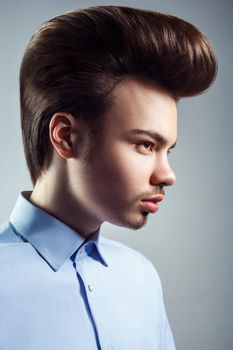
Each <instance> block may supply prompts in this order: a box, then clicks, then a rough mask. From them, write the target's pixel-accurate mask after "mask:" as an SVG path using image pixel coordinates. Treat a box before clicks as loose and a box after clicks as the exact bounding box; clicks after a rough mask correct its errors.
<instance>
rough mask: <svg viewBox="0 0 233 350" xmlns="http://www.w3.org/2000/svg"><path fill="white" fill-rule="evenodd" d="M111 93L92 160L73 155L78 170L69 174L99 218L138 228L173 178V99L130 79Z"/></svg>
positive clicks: (174, 123)
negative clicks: (170, 154) (171, 162)
mask: <svg viewBox="0 0 233 350" xmlns="http://www.w3.org/2000/svg"><path fill="white" fill-rule="evenodd" d="M114 96H115V98H114V101H113V104H112V106H111V107H110V109H109V110H108V112H107V114H106V117H105V119H104V122H103V127H102V129H101V134H100V142H99V143H97V144H95V149H94V156H93V157H92V160H91V161H90V160H89V161H88V160H84V159H81V160H80V159H76V160H75V162H78V164H79V165H78V173H77V175H75V174H74V175H75V177H74V176H72V178H73V179H75V178H76V181H77V191H78V193H79V195H80V190H81V197H82V203H83V204H84V205H86V208H87V209H88V210H89V211H90V213H91V214H93V216H95V219H98V220H99V221H100V223H102V222H104V221H108V222H110V223H112V224H116V225H120V226H125V227H130V228H133V229H137V228H140V227H142V226H143V225H144V224H145V223H146V219H147V215H148V214H149V213H154V212H156V211H157V209H158V204H156V203H157V202H158V201H159V200H161V199H162V198H163V193H164V192H163V191H164V186H168V185H172V184H173V183H174V181H175V174H174V173H173V171H172V170H171V168H170V166H169V163H168V152H169V149H170V148H172V146H174V144H175V142H176V137H177V109H176V102H175V100H174V99H173V98H172V97H171V96H170V95H168V94H167V93H165V92H163V91H162V90H159V89H158V88H156V87H155V86H152V85H149V84H148V83H145V82H140V81H136V80H132V79H131V80H125V81H124V82H122V83H120V84H119V85H118V86H117V87H116V88H115V91H114ZM86 142H90V140H86ZM73 170H74V169H73ZM76 170H77V169H76ZM76 170H74V171H73V172H76ZM77 195H78V194H77Z"/></svg>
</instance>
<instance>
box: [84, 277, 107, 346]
mask: <svg viewBox="0 0 233 350" xmlns="http://www.w3.org/2000/svg"><path fill="white" fill-rule="evenodd" d="M88 289H89V291H90V292H93V291H94V288H93V287H92V286H91V285H90V284H88ZM110 350H111V349H110Z"/></svg>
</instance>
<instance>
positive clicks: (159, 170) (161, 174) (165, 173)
mask: <svg viewBox="0 0 233 350" xmlns="http://www.w3.org/2000/svg"><path fill="white" fill-rule="evenodd" d="M175 182H176V175H175V173H174V171H173V170H172V168H171V166H170V164H169V162H168V159H167V158H166V159H163V160H161V161H160V162H159V163H157V164H156V166H155V167H154V169H153V172H152V174H151V184H152V185H156V186H161V187H163V186H171V185H173V184H174V183H175Z"/></svg>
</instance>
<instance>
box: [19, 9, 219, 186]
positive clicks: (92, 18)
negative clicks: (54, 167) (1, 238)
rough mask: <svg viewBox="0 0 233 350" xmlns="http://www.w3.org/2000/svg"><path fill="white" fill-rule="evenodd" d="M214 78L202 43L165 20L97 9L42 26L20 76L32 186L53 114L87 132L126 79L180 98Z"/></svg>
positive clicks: (44, 156) (211, 58)
mask: <svg viewBox="0 0 233 350" xmlns="http://www.w3.org/2000/svg"><path fill="white" fill-rule="evenodd" d="M216 72H217V62H216V57H215V54H214V50H213V48H212V46H211V44H210V43H209V42H208V40H207V39H206V37H205V36H204V35H203V34H202V33H201V32H200V31H199V30H198V29H197V28H196V27H194V26H193V25H192V24H190V23H188V22H186V21H184V20H182V19H179V18H177V17H174V16H171V15H166V14H162V13H158V12H152V11H147V10H139V9H134V8H129V7H120V6H97V7H90V8H87V9H80V10H75V11H72V12H69V13H66V14H64V15H60V16H57V17H55V18H53V19H51V20H49V21H47V22H45V23H44V24H42V25H41V27H40V28H39V29H38V30H37V32H36V33H35V34H34V36H33V37H32V38H31V40H30V42H29V44H28V46H27V48H26V51H25V54H24V57H23V60H22V64H21V70H20V102H21V126H22V135H23V142H24V149H25V155H26V160H27V165H28V168H29V171H30V175H31V179H32V182H33V184H35V183H36V181H37V179H38V178H39V177H40V175H41V173H42V172H43V171H45V170H46V168H47V167H48V164H49V159H50V155H51V143H50V139H49V122H50V120H51V118H52V116H53V115H54V113H56V112H68V113H71V114H72V115H74V116H75V117H77V118H79V119H80V121H83V122H84V123H87V125H89V126H90V128H92V126H93V124H95V123H97V124H98V123H99V121H98V120H99V119H100V117H101V115H103V114H104V112H105V111H106V110H107V108H108V106H109V103H110V100H111V99H110V97H111V91H112V90H113V88H114V87H115V86H116V85H117V84H118V83H119V82H120V81H121V80H123V79H124V78H125V77H127V76H138V77H143V78H144V79H148V80H149V81H151V82H153V83H156V84H158V85H160V86H161V87H163V88H164V89H166V90H167V91H168V92H169V93H171V94H172V95H173V96H174V97H175V98H181V97H186V96H194V95H197V94H200V93H202V92H204V91H205V90H206V89H207V88H208V87H209V86H210V84H211V83H212V82H213V80H214V78H215V76H216Z"/></svg>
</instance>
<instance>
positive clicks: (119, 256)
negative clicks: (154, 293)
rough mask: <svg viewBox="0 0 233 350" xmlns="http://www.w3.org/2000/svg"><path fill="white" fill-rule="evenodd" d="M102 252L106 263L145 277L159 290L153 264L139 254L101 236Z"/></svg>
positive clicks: (158, 280) (159, 282)
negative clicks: (154, 283)
mask: <svg viewBox="0 0 233 350" xmlns="http://www.w3.org/2000/svg"><path fill="white" fill-rule="evenodd" d="M100 239H101V241H100V242H101V246H102V250H103V251H104V254H105V256H106V258H107V259H108V261H110V262H111V264H112V265H117V267H118V268H119V267H120V266H122V268H123V269H127V270H128V271H131V273H133V272H136V273H137V274H139V275H143V276H145V277H146V278H147V279H148V278H149V279H151V280H153V282H156V285H157V287H158V286H159V288H161V281H160V277H159V274H158V272H157V270H156V268H155V266H154V265H153V263H152V262H151V261H150V260H149V259H148V258H147V257H146V256H145V255H143V254H142V253H141V252H139V251H137V250H135V249H133V248H131V247H129V246H127V245H125V244H123V243H120V242H117V241H114V240H111V239H108V238H106V237H103V236H101V238H100Z"/></svg>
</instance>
